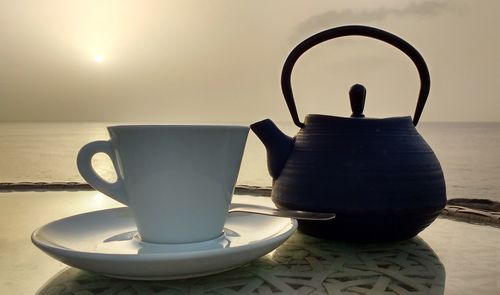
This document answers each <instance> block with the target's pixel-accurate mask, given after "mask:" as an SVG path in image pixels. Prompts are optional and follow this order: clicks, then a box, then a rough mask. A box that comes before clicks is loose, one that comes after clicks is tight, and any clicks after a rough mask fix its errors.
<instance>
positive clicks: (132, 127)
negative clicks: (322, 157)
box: [106, 124, 250, 130]
mask: <svg viewBox="0 0 500 295" xmlns="http://www.w3.org/2000/svg"><path fill="white" fill-rule="evenodd" d="M106 129H108V130H124V129H128V130H140V129H208V130H215V129H236V130H249V129H250V127H249V126H247V125H242V124H240V125H237V124H232V125H222V124H220V125H218V124H144V125H142V124H130V125H111V126H107V127H106Z"/></svg>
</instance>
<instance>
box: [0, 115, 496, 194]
mask: <svg viewBox="0 0 500 295" xmlns="http://www.w3.org/2000/svg"><path fill="white" fill-rule="evenodd" d="M109 125H117V124H116V123H0V183H2V182H10V183H12V182H14V183H16V182H49V183H50V182H84V180H83V179H82V178H81V176H80V175H79V173H78V170H77V167H76V160H75V159H76V155H77V153H78V150H79V149H80V148H81V147H82V146H83V145H84V144H86V143H88V142H90V141H94V140H103V139H104V140H106V139H108V138H109V137H108V134H107V130H106V126H109ZM277 125H278V127H280V128H281V129H282V130H283V131H284V132H285V133H287V134H289V135H294V134H296V133H297V131H298V128H297V127H295V126H294V125H293V124H290V123H280V122H277ZM417 130H418V131H419V133H420V134H421V135H422V136H423V137H424V139H425V140H426V141H427V143H429V145H430V146H431V147H432V149H433V150H434V152H435V153H436V155H437V157H438V159H439V161H440V163H441V166H442V168H443V171H444V174H445V179H446V187H447V195H448V199H451V198H480V199H490V200H494V201H499V202H500V122H494V123H493V122H492V123H470V122H421V123H419V125H418V127H417ZM93 164H94V167H95V168H96V170H97V171H98V172H99V173H100V174H101V175H102V176H103V177H104V178H105V179H108V180H110V181H112V180H113V179H115V178H116V174H115V173H114V170H113V168H112V164H111V161H110V160H109V158H107V156H105V155H103V154H98V155H96V156H95V157H94V159H93ZM237 183H238V184H240V185H251V186H263V187H265V186H271V178H270V176H269V175H268V173H267V164H266V151H265V149H264V147H263V145H262V144H261V143H260V141H259V140H258V138H257V137H256V136H255V135H254V134H252V132H250V134H249V137H248V141H247V145H246V148H245V153H244V157H243V161H242V164H241V169H240V174H239V177H238V182H237Z"/></svg>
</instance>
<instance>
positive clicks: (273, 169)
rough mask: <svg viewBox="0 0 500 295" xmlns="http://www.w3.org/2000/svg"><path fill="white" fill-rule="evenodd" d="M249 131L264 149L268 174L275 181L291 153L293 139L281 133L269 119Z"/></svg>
mask: <svg viewBox="0 0 500 295" xmlns="http://www.w3.org/2000/svg"><path fill="white" fill-rule="evenodd" d="M250 129H252V131H253V132H254V133H255V134H256V135H257V137H258V138H259V139H260V140H261V141H262V143H263V144H264V146H265V147H266V150H267V168H268V170H269V174H270V175H271V177H272V178H273V179H277V178H278V177H279V175H280V174H281V171H282V170H283V167H285V163H286V161H287V160H288V157H289V156H290V154H291V153H292V150H293V146H294V139H293V138H291V137H290V136H287V135H286V134H284V133H283V132H281V130H279V128H278V127H277V126H276V125H275V124H274V123H273V121H271V120H269V119H265V120H262V121H259V122H257V123H254V124H252V125H250Z"/></svg>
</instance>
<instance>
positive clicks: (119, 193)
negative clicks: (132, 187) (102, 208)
mask: <svg viewBox="0 0 500 295" xmlns="http://www.w3.org/2000/svg"><path fill="white" fill-rule="evenodd" d="M97 153H105V154H107V155H108V156H109V157H110V158H111V161H112V162H113V166H114V167H115V170H117V169H116V168H117V166H116V156H115V152H114V150H113V147H112V146H111V143H110V142H109V141H103V140H102V141H94V142H90V143H88V144H86V145H84V146H83V147H82V148H81V149H80V151H79V152H78V157H77V159H76V165H77V166H78V171H79V172H80V175H82V177H83V179H85V181H87V182H88V184H90V186H92V187H93V188H95V189H96V190H98V191H100V192H101V193H103V194H105V195H107V196H109V197H111V198H113V199H115V200H117V201H118V202H120V203H122V204H125V205H127V204H128V200H127V195H126V194H125V190H124V188H123V182H122V181H121V179H120V176H118V177H117V180H116V182H114V183H111V182H108V181H106V180H104V179H103V178H102V177H101V176H100V175H99V174H97V172H96V171H95V169H94V167H93V166H92V157H93V156H94V155H95V154H97Z"/></svg>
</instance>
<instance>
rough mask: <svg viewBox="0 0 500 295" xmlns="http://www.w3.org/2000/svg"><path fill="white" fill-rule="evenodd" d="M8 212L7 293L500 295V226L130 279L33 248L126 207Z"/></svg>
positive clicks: (30, 197) (6, 198) (63, 198)
mask: <svg viewBox="0 0 500 295" xmlns="http://www.w3.org/2000/svg"><path fill="white" fill-rule="evenodd" d="M255 198H257V199H255V200H256V202H259V200H263V197H255ZM0 206H1V208H2V214H1V215H0V230H1V232H2V237H1V238H0V241H1V244H0V290H1V293H2V294H500V246H499V245H500V228H497V227H492V226H486V225H476V224H470V223H465V222H458V221H454V220H451V219H445V218H438V219H437V220H436V221H435V222H434V223H433V224H432V225H431V226H430V227H428V228H427V229H426V230H424V231H423V232H422V233H420V234H419V236H417V237H415V238H413V239H410V240H407V241H401V242H395V243H377V244H353V243H342V242H335V241H327V240H321V239H316V238H312V237H309V236H306V235H304V234H301V233H299V232H297V233H295V234H293V235H292V236H291V238H289V239H288V240H287V241H286V242H285V243H284V244H282V245H281V246H279V247H278V248H277V249H276V250H274V251H272V252H270V253H269V254H267V255H265V256H263V257H261V258H260V259H257V260H254V261H252V262H251V263H248V264H246V265H243V266H242V267H239V268H236V269H233V270H230V271H227V272H223V273H220V274H215V275H210V276H206V277H199V278H193V279H183V280H174V281H130V280H121V279H113V278H108V277H105V276H101V275H98V274H94V273H91V272H87V271H83V270H79V269H76V268H72V267H68V266H66V265H65V264H63V263H62V262H59V261H57V260H55V259H53V258H51V257H49V256H47V255H46V254H45V253H43V252H42V251H40V250H39V249H37V248H36V247H35V246H34V245H33V244H32V243H31V241H30V235H31V233H32V232H33V231H34V230H35V229H36V228H38V227H40V226H42V225H44V224H47V223H49V222H51V221H54V220H57V219H60V218H63V217H67V216H71V215H75V214H79V213H83V212H89V211H95V210H101V209H106V208H113V207H121V206H122V205H121V204H119V203H116V202H115V201H113V200H111V199H109V198H107V197H105V196H103V195H102V194H100V193H97V192H93V191H84V192H83V191H82V192H9V193H0Z"/></svg>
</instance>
